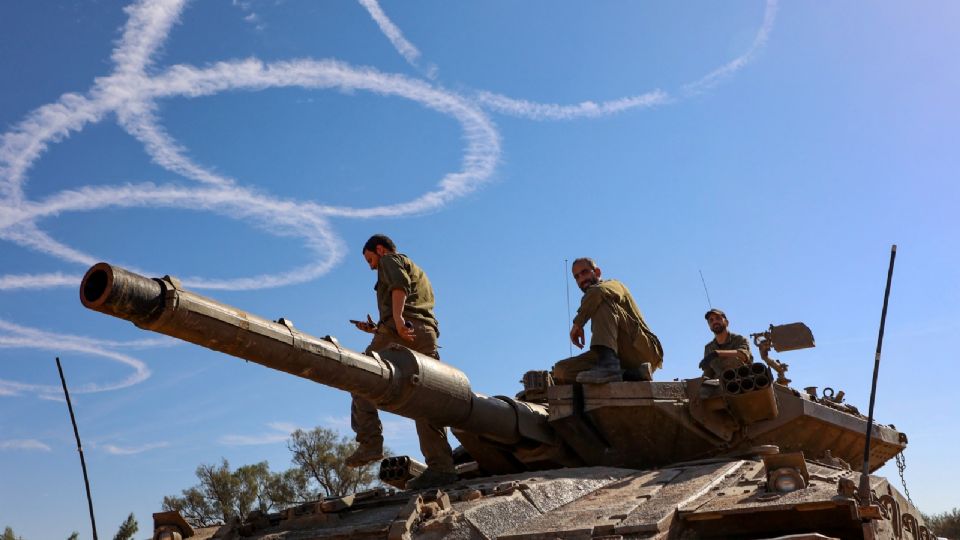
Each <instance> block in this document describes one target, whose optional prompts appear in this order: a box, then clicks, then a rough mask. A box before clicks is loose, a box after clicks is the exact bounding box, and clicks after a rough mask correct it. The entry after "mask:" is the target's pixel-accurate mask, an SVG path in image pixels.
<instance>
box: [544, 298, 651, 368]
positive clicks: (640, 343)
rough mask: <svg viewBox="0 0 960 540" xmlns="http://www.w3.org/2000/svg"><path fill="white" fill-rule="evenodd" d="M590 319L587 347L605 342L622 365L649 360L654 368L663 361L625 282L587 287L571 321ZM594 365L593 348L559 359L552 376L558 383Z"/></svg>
mask: <svg viewBox="0 0 960 540" xmlns="http://www.w3.org/2000/svg"><path fill="white" fill-rule="evenodd" d="M587 321H591V323H590V347H591V348H592V347H596V346H604V347H607V348H609V349H611V350H612V351H614V352H615V353H616V354H617V356H618V357H619V358H620V366H621V367H622V368H623V369H628V370H629V369H637V368H639V367H640V365H641V364H644V363H649V364H650V370H651V371H654V370H656V369H657V368H659V367H660V366H661V365H663V347H662V346H661V345H660V340H659V339H657V336H655V335H654V333H653V332H652V331H650V327H649V326H647V322H646V321H645V320H644V319H643V315H642V314H641V313H640V308H638V307H637V303H636V302H635V301H634V300H633V296H632V295H631V294H630V291H629V290H628V289H627V287H626V285H624V284H623V283H621V282H619V281H617V280H615V279H609V280H603V281H600V282H599V283H597V284H596V285H592V286H590V287H588V288H587V290H586V291H584V293H583V299H582V300H581V301H580V308H579V309H577V315H576V317H574V318H573V322H574V324H576V325H578V326H580V327H583V326H585V325H586V324H587ZM596 365H597V354H596V352H595V351H592V350H591V351H587V352H585V353H583V354H580V355H578V356H574V357H572V358H568V359H566V360H561V361H559V362H557V363H556V364H555V365H554V366H553V378H554V380H555V381H557V382H558V383H559V384H568V383H571V382H573V381H574V380H576V378H577V374H578V373H580V372H581V371H586V370H589V369H593V368H594V367H596Z"/></svg>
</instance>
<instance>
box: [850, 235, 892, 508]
mask: <svg viewBox="0 0 960 540" xmlns="http://www.w3.org/2000/svg"><path fill="white" fill-rule="evenodd" d="M896 258H897V245H896V244H894V245H893V246H892V247H891V248H890V268H889V269H888V270H887V289H886V290H885V291H884V293H883V311H882V312H881V313H880V334H879V335H878V336H877V354H876V356H875V357H874V362H873V386H871V387H870V414H868V415H867V442H866V444H864V446H863V469H862V470H861V471H860V486H859V487H860V493H859V495H860V501H861V504H862V505H864V506H866V505H868V504H870V436H871V434H872V432H873V402H874V399H875V398H876V397H877V375H878V374H879V372H880V349H881V348H882V347H883V327H884V325H885V324H886V322H887V301H888V300H889V299H890V282H891V281H893V262H894V261H895V260H896Z"/></svg>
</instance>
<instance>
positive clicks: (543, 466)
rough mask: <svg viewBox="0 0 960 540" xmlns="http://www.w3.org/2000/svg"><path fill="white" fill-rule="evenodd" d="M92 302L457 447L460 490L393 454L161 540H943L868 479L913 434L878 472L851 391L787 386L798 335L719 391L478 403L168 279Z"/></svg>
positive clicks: (443, 376)
mask: <svg viewBox="0 0 960 540" xmlns="http://www.w3.org/2000/svg"><path fill="white" fill-rule="evenodd" d="M80 297H81V301H82V302H83V305H85V306H86V307H88V308H90V309H93V310H96V311H99V312H102V313H106V314H108V315H112V316H115V317H119V318H121V319H126V320H129V321H131V322H133V323H134V324H135V325H137V326H138V327H140V328H143V329H146V330H151V331H154V332H159V333H162V334H166V335H169V336H173V337H176V338H179V339H182V340H185V341H189V342H191V343H195V344H197V345H202V346H204V347H207V348H210V349H213V350H216V351H220V352H223V353H226V354H229V355H231V356H235V357H237V358H242V359H245V360H248V361H251V362H255V363H258V364H261V365H264V366H267V367H269V368H272V369H276V370H280V371H284V372H287V373H290V374H291V375H295V376H297V377H302V378H305V379H309V380H312V381H315V382H318V383H320V384H324V385H327V386H332V387H334V388H338V389H341V390H344V391H346V392H352V393H354V394H359V395H361V396H364V397H366V398H368V399H370V400H371V401H373V402H375V403H376V404H377V406H378V407H379V408H380V409H383V410H385V411H390V412H393V413H396V414H398V415H401V416H405V417H408V418H423V419H428V420H429V421H430V422H431V423H434V424H438V425H439V424H443V425H446V426H450V427H451V428H452V431H453V434H454V435H455V436H456V438H457V439H458V440H459V441H460V443H461V445H462V449H461V451H460V452H459V453H460V459H459V461H460V462H461V465H459V468H458V470H459V471H460V473H461V474H460V480H459V481H457V482H455V483H453V484H450V485H447V486H443V487H442V488H440V489H431V490H425V491H419V492H414V491H405V490H404V489H403V487H404V485H405V483H406V482H407V481H408V480H409V479H410V478H413V477H415V476H416V475H417V474H419V473H420V472H422V470H423V466H422V464H419V463H417V462H416V461H415V460H413V459H411V458H408V457H392V458H387V459H385V460H384V462H383V463H382V464H381V469H380V474H381V479H382V480H383V481H384V482H385V483H386V484H389V485H392V486H394V487H393V488H389V487H384V488H379V489H376V490H373V491H369V492H365V493H357V494H355V495H350V496H347V497H341V498H331V499H325V500H320V501H316V502H315V503H310V504H306V505H301V506H297V507H294V508H289V509H287V510H285V511H283V512H279V513H272V514H259V513H255V514H254V515H252V516H249V518H248V519H247V520H246V521H245V522H233V523H228V524H226V525H224V526H223V527H220V528H216V529H208V530H203V531H193V530H191V529H190V527H189V526H188V525H187V524H186V523H185V522H183V520H182V518H180V516H177V515H171V514H170V513H160V514H157V515H156V516H155V517H156V521H155V526H156V533H155V536H154V538H157V539H160V538H169V539H177V538H186V537H190V536H191V535H193V536H195V537H198V538H209V537H215V538H241V537H243V538H285V539H291V538H298V539H299V538H388V539H404V538H461V539H467V538H509V539H515V540H519V539H547V538H606V539H616V538H624V539H627V538H643V539H653V538H656V539H668V538H670V539H673V538H682V539H687V538H766V539H771V538H790V539H823V538H844V539H847V538H857V539H860V538H863V539H875V538H880V539H891V540H892V539H906V538H909V539H914V540H919V539H926V538H933V536H932V534H931V533H930V532H929V531H928V530H927V528H926V527H925V526H924V524H923V522H922V518H921V515H920V513H919V512H918V511H917V509H916V508H915V507H914V506H913V505H912V504H911V503H910V502H909V501H908V500H907V499H905V498H904V497H903V496H902V495H901V494H900V493H899V492H898V491H897V490H896V489H894V487H893V486H892V485H891V484H890V483H889V482H888V481H887V480H885V479H884V478H882V477H878V476H872V475H869V473H871V472H873V471H875V470H876V469H877V468H879V467H880V466H882V465H883V464H884V463H885V462H886V461H888V460H889V459H891V458H893V457H894V456H896V455H897V454H898V453H899V452H901V451H903V449H904V448H905V447H906V445H907V438H906V435H904V434H903V433H901V432H899V431H897V430H896V429H895V428H894V427H893V426H883V425H877V426H874V427H873V431H872V437H871V445H870V459H869V470H866V471H861V470H859V469H860V468H862V467H861V466H860V465H859V463H861V462H860V459H861V458H862V457H863V453H864V447H865V442H866V432H867V419H866V418H864V417H863V416H862V415H860V414H859V412H858V411H857V410H856V409H855V408H854V407H852V406H850V405H847V404H845V403H843V398H842V395H839V393H837V394H836V395H834V393H833V392H832V391H828V392H824V395H822V396H818V395H817V393H816V391H815V389H808V390H807V391H805V392H800V391H798V390H795V389H793V388H791V387H789V386H788V385H787V383H788V382H789V381H788V380H787V379H786V378H785V377H784V375H783V373H784V371H785V369H786V366H785V365H784V364H781V363H780V362H778V361H776V360H774V359H771V358H769V355H768V353H769V351H770V349H771V348H773V349H774V350H778V351H779V350H790V349H794V348H800V347H802V346H812V345H813V336H812V334H810V332H809V330H808V329H806V327H805V326H804V325H802V324H799V323H795V324H792V325H786V326H779V327H773V326H771V328H770V330H769V331H767V332H763V333H760V334H756V335H754V341H755V343H756V344H757V345H758V348H759V349H760V351H761V355H762V356H763V358H764V360H765V361H766V362H767V363H766V364H763V363H757V364H753V365H746V366H731V367H730V368H729V369H725V370H723V371H722V373H721V376H720V377H719V379H705V378H703V377H698V378H692V379H688V380H678V381H667V382H649V381H624V382H613V383H608V384H602V385H592V384H586V385H579V384H575V385H553V384H552V380H551V378H550V376H549V374H548V373H546V372H531V373H528V374H526V375H525V376H524V386H525V388H524V391H523V392H521V393H520V394H519V395H518V396H517V397H516V398H512V397H509V396H485V395H482V394H479V393H476V392H473V391H472V390H471V388H470V382H469V380H468V379H467V377H466V376H465V375H464V374H463V373H462V372H461V371H459V370H458V369H456V368H454V367H453V366H451V365H448V364H444V363H440V362H438V361H436V360H434V359H432V358H428V357H426V356H423V355H421V354H418V353H416V352H413V351H411V350H409V349H406V348H404V347H393V348H390V349H387V350H384V351H381V352H379V353H374V354H371V355H364V354H360V353H357V352H354V351H351V350H348V349H346V348H344V347H341V346H340V344H339V343H338V342H337V341H336V339H334V338H332V337H329V336H327V337H322V338H318V337H314V336H311V335H308V334H305V333H303V332H300V331H299V330H298V329H296V328H295V327H294V326H293V325H292V324H290V323H289V322H288V321H285V320H283V319H280V320H279V321H276V322H274V321H270V320H267V319H263V318H260V317H257V316H255V315H251V314H249V313H246V312H244V311H242V310H239V309H237V308H234V307H230V306H227V305H224V304H222V303H219V302H217V301H215V300H212V299H210V298H206V297H204V296H200V295H198V294H195V293H192V292H189V291H186V290H184V289H183V287H182V286H181V285H180V283H179V282H178V281H177V279H175V278H173V277H170V276H165V277H163V278H157V279H149V278H146V277H143V276H140V275H137V274H135V273H132V272H130V271H127V270H124V269H122V268H118V267H116V266H111V265H108V264H106V263H100V264H97V265H95V266H93V267H92V268H91V269H90V270H89V271H88V272H87V274H86V276H85V277H84V279H83V283H82V284H81V287H80ZM771 366H772V367H773V368H774V370H773V371H776V372H777V374H778V377H777V379H776V380H775V379H774V378H773V371H772V370H771ZM850 464H856V465H854V466H853V467H851V465H850ZM861 475H868V476H866V477H865V481H864V483H863V484H861ZM858 486H860V488H858ZM864 488H866V489H864Z"/></svg>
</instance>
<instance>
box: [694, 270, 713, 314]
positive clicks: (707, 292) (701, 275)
mask: <svg viewBox="0 0 960 540" xmlns="http://www.w3.org/2000/svg"><path fill="white" fill-rule="evenodd" d="M697 272H700V283H703V292H704V293H706V295H707V306H708V307H709V308H710V309H713V302H711V301H710V291H708V290H707V280H705V279H703V270H699V269H698V270H697Z"/></svg>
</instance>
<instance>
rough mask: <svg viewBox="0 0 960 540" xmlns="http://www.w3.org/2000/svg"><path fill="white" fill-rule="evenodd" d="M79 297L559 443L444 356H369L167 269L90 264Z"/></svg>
mask: <svg viewBox="0 0 960 540" xmlns="http://www.w3.org/2000/svg"><path fill="white" fill-rule="evenodd" d="M80 300H81V302H82V303H83V305H84V306H85V307H87V308H89V309H92V310H94V311H99V312H101V313H105V314H107V315H112V316H114V317H117V318H120V319H125V320H128V321H130V322H132V323H133V324H135V325H136V326H138V327H140V328H143V329H145V330H151V331H154V332H158V333H161V334H165V335H168V336H171V337H175V338H177V339H181V340H184V341H188V342H190V343H194V344H196V345H201V346H203V347H206V348H208V349H212V350H215V351H219V352H222V353H226V354H229V355H231V356H235V357H237V358H242V359H244V360H249V361H251V362H255V363H257V364H260V365H263V366H266V367H269V368H272V369H276V370H279V371H284V372H286V373H290V374H291V375H295V376H297V377H301V378H304V379H309V380H311V381H314V382H318V383H320V384H323V385H326V386H332V387H334V388H338V389H340V390H344V391H346V392H350V393H352V394H357V395H360V396H363V397H365V398H367V399H369V400H371V401H373V402H374V403H376V404H377V407H378V408H380V409H383V410H386V411H390V412H393V413H396V414H398V415H401V416H405V417H408V418H414V419H425V420H428V421H430V422H431V423H434V424H437V425H445V426H450V427H452V428H456V429H457V430H458V431H462V432H465V433H470V434H471V435H472V436H475V437H480V438H482V439H483V440H484V441H489V442H490V443H492V444H494V445H512V446H518V447H526V448H527V449H529V448H535V447H543V449H542V450H543V452H542V453H541V455H548V454H550V448H551V447H556V446H557V445H558V444H559V443H558V440H557V437H556V435H555V434H554V433H553V431H552V430H551V429H550V427H549V426H548V424H547V412H546V409H545V408H544V407H542V406H539V405H536V404H531V403H525V402H519V401H516V400H513V399H510V398H507V397H502V396H499V397H489V396H485V395H482V394H477V393H474V392H473V391H472V390H471V389H470V381H469V380H468V379H467V377H466V375H464V374H463V372H461V371H460V370H458V369H456V368H454V367H453V366H450V365H449V364H444V363H442V362H439V361H437V360H435V359H433V358H429V357H427V356H424V355H422V354H419V353H417V352H414V351H411V350H409V349H407V348H405V347H392V348H389V349H387V350H384V351H381V352H380V353H379V354H377V353H374V354H372V355H366V354H361V353H358V352H355V351H351V350H349V349H346V348H344V347H341V346H340V344H339V343H337V341H336V339H334V338H332V337H329V336H327V337H323V338H318V337H314V336H311V335H309V334H305V333H303V332H300V331H299V330H297V329H296V328H294V327H293V325H292V324H289V323H287V322H285V321H284V320H283V319H281V320H280V321H278V322H274V321H270V320H267V319H264V318H261V317H258V316H256V315H252V314H249V313H246V312H244V311H242V310H240V309H237V308H235V307H231V306H228V305H226V304H222V303H220V302H217V301H216V300H213V299H210V298H207V297H205V296H201V295H199V294H196V293H193V292H190V291H186V290H184V289H183V288H182V287H181V285H180V283H179V281H178V280H177V279H176V278H173V277H170V276H165V277H163V278H156V279H151V278H147V277H144V276H141V275H139V274H136V273H133V272H130V271H129V270H125V269H123V268H119V267H117V266H112V265H110V264H107V263H99V264H96V265H94V266H93V267H91V268H90V269H89V270H88V271H87V273H86V275H85V276H84V278H83V282H82V283H81V285H80ZM474 442H475V443H476V441H475V440H474ZM474 446H476V444H474ZM547 461H549V459H548V460H547ZM494 468H495V469H496V468H497V467H494ZM491 472H498V471H491ZM504 472H509V471H504Z"/></svg>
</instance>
